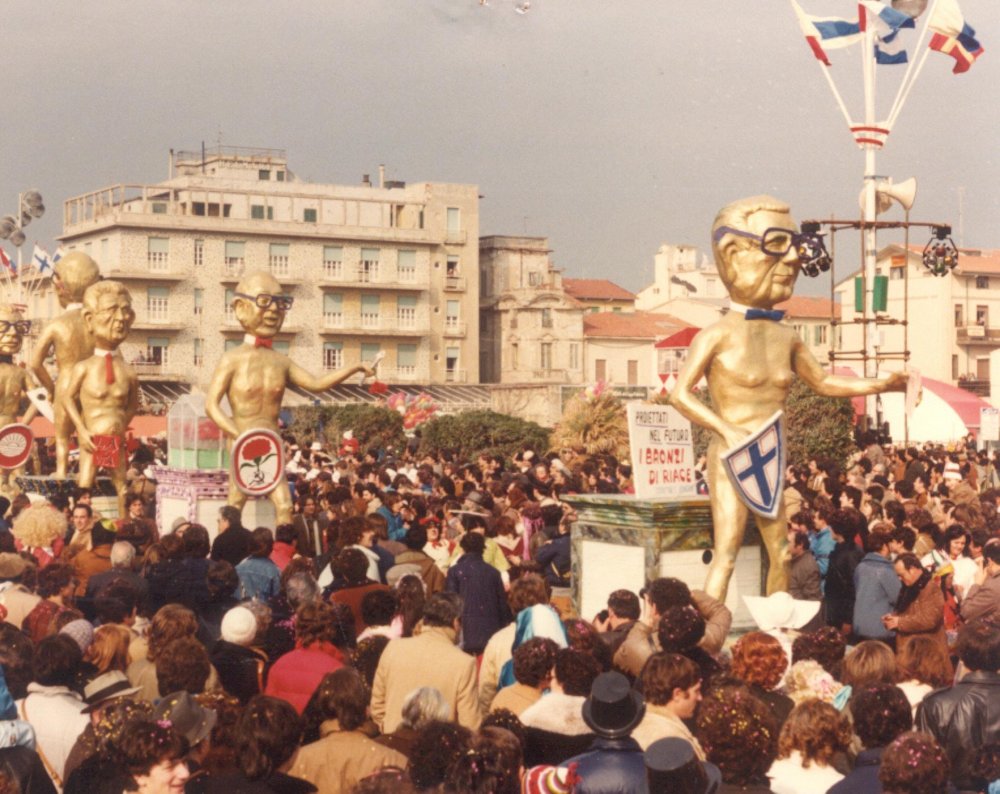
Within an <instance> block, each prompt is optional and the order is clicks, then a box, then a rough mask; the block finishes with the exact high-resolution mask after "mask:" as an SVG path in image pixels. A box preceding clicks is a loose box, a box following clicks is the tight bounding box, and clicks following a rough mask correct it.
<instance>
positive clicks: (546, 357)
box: [540, 342, 552, 372]
mask: <svg viewBox="0 0 1000 794" xmlns="http://www.w3.org/2000/svg"><path fill="white" fill-rule="evenodd" d="M540 361H541V365H542V369H543V370H545V371H546V372H548V371H549V370H550V369H552V343H551V342H542V346H541V351H540Z"/></svg>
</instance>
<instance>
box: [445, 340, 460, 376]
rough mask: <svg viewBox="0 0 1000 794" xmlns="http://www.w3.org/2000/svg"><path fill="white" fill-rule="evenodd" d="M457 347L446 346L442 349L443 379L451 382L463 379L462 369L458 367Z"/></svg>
mask: <svg viewBox="0 0 1000 794" xmlns="http://www.w3.org/2000/svg"><path fill="white" fill-rule="evenodd" d="M459 352H460V350H459V348H457V347H448V348H445V351H444V379H445V380H446V381H451V382H461V381H462V380H464V377H463V373H462V371H461V370H460V369H459V368H458V356H459Z"/></svg>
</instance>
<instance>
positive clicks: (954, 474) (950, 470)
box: [944, 460, 962, 480]
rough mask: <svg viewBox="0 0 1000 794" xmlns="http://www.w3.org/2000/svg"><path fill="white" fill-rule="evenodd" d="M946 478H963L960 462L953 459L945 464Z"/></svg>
mask: <svg viewBox="0 0 1000 794" xmlns="http://www.w3.org/2000/svg"><path fill="white" fill-rule="evenodd" d="M944 478H945V479H946V480H961V479H962V470H961V469H960V468H959V467H958V464H957V463H955V461H953V460H949V461H948V462H947V463H946V464H944Z"/></svg>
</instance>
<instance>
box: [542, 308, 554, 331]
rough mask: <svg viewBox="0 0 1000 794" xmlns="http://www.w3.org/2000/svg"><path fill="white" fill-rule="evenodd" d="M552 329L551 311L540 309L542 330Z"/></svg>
mask: <svg viewBox="0 0 1000 794" xmlns="http://www.w3.org/2000/svg"><path fill="white" fill-rule="evenodd" d="M551 327H552V309H542V328H551Z"/></svg>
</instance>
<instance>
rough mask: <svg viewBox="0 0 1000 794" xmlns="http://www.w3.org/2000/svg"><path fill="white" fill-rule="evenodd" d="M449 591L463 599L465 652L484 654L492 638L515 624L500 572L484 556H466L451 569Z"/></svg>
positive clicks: (448, 581)
mask: <svg viewBox="0 0 1000 794" xmlns="http://www.w3.org/2000/svg"><path fill="white" fill-rule="evenodd" d="M445 589H446V590H448V592H450V593H458V594H459V595H460V596H462V603H463V605H462V650H464V651H468V652H471V653H482V651H483V649H484V648H485V647H486V643H487V642H488V641H489V639H490V637H492V636H493V635H494V634H495V633H496V632H498V631H500V629H502V628H503V627H504V626H506V625H507V624H508V623H510V621H511V614H510V607H509V606H508V605H507V596H506V594H505V593H504V589H503V579H502V578H500V572H499V571H498V570H497V569H496V568H494V567H493V566H492V565H490V564H489V563H487V562H484V561H483V557H482V555H481V554H463V555H462V556H461V557H459V558H458V560H457V561H456V562H455V564H454V565H452V566H451V567H450V568H449V569H448V577H447V578H446V579H445Z"/></svg>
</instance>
